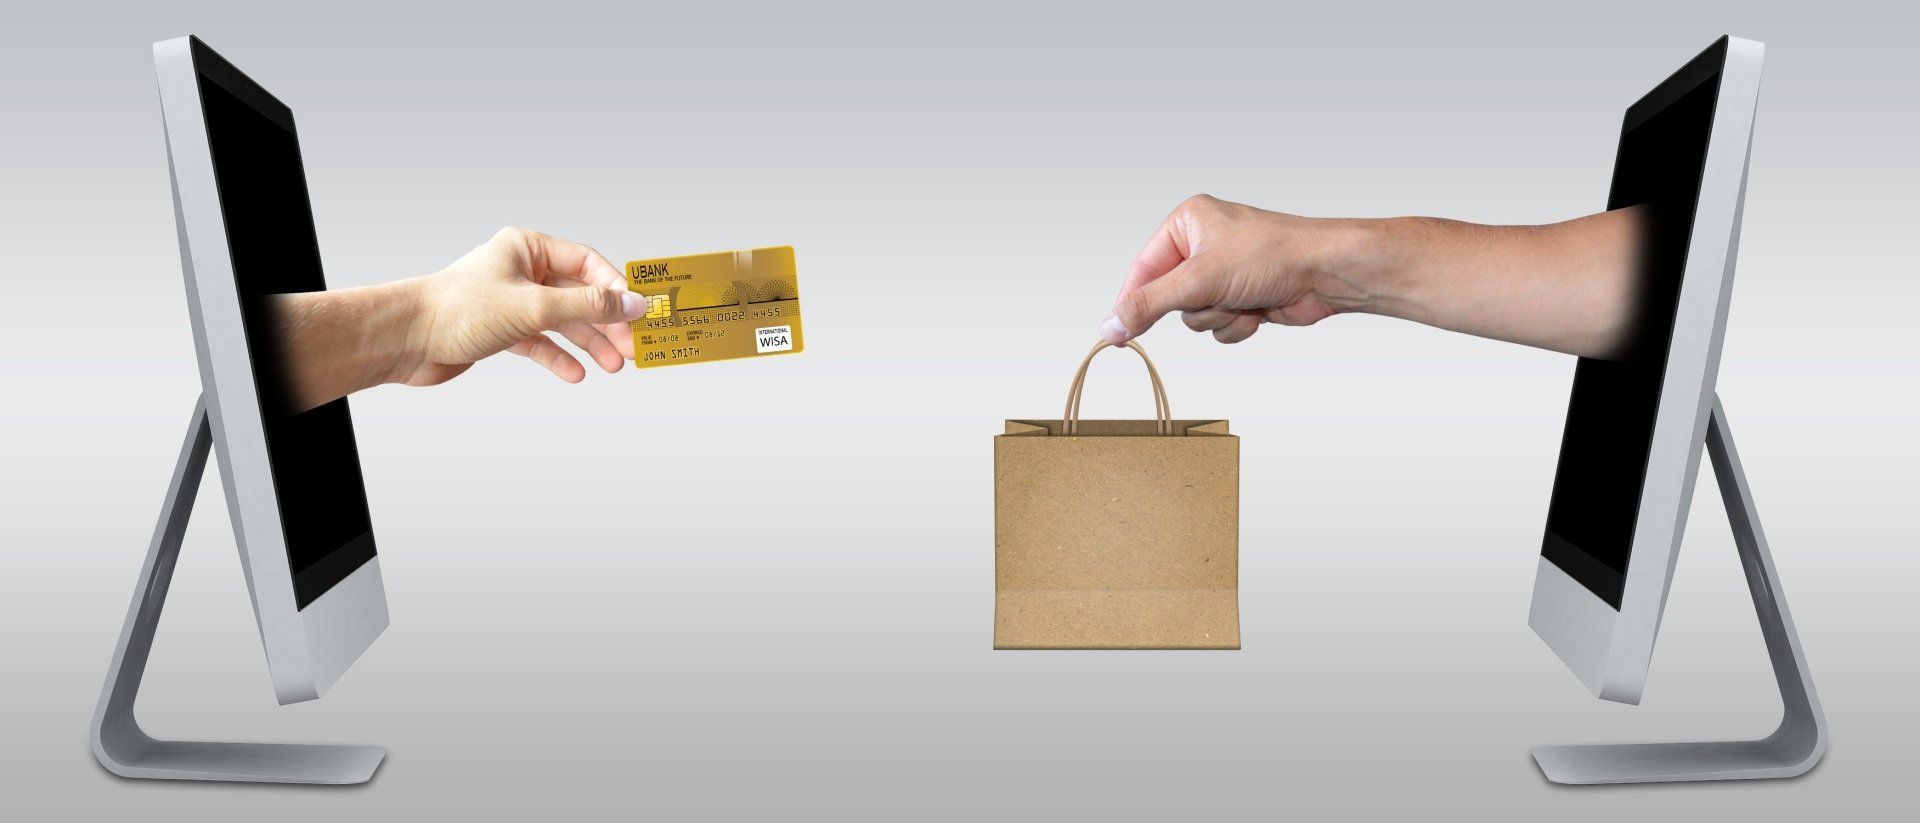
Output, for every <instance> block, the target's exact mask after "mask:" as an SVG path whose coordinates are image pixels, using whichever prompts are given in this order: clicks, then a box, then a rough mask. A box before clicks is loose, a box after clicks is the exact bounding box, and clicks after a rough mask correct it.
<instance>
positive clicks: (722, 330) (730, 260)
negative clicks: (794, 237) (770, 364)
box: [627, 246, 805, 369]
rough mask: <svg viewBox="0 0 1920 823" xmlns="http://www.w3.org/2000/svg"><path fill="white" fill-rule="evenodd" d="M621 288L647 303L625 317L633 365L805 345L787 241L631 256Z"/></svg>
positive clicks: (739, 355)
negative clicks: (651, 256)
mask: <svg viewBox="0 0 1920 823" xmlns="http://www.w3.org/2000/svg"><path fill="white" fill-rule="evenodd" d="M627 289H628V290H630V291H632V292H634V293H635V294H638V295H640V296H641V297H642V298H643V299H645V300H646V303H647V313H646V315H645V316H644V317H641V318H640V319H638V320H634V321H633V322H632V323H631V324H630V325H631V326H632V327H633V365H634V368H639V369H649V368H653V367H655V366H675V365H680V364H682V363H705V362H710V361H714V360H733V359H737V358H742V357H763V356H768V355H776V354H797V353H799V352H800V351H801V349H803V348H804V347H805V344H804V342H803V340H802V337H801V332H800V281H799V279H798V277H797V275H796V274H795V271H794V264H793V247H792V246H771V247H768V248H759V249H748V250H744V251H726V252H716V253H713V254H695V255H688V256H685V257H661V258H656V259H652V260H635V261H633V262H630V263H628V264H627Z"/></svg>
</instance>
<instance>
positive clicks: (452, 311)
mask: <svg viewBox="0 0 1920 823" xmlns="http://www.w3.org/2000/svg"><path fill="white" fill-rule="evenodd" d="M407 282H408V283H410V284H412V292H413V294H414V298H415V300H417V302H418V305H417V310H416V313H415V317H416V320H415V322H414V323H413V324H412V329H411V330H410V332H409V334H408V337H409V340H410V344H409V345H408V346H407V348H406V351H407V352H408V354H409V356H406V357H403V358H401V359H400V362H399V363H398V364H397V367H396V371H395V373H394V374H393V375H392V377H391V378H390V382H396V383H406V384H408V385H412V386H431V385H434V384H438V383H444V382H446V381H448V380H451V379H453V378H454V377H457V376H459V375H460V374H461V373H462V372H464V371H466V370H467V369H468V368H470V367H471V366H472V365H473V364H474V363H475V362H478V361H480V360H482V359H485V358H487V357H491V356H493V355H495V354H498V353H500V352H502V351H509V352H513V353H514V354H518V355H521V356H523V357H526V358H527V359H530V360H532V361H534V362H536V363H539V364H540V365H542V366H544V367H546V369H547V370H548V371H551V372H553V373H554V375H555V376H557V377H559V378H560V379H561V380H565V381H567V382H568V383H578V382H580V380H582V379H583V378H585V377H586V376H587V372H586V368H585V367H583V366H582V365H581V364H580V361H579V360H577V359H575V358H574V357H573V355H571V354H568V353H567V352H566V350H565V349H562V348H561V347H560V344H558V343H555V342H554V341H553V339H552V338H550V337H548V336H547V335H546V334H545V333H544V332H548V331H557V332H559V333H560V334H561V335H562V336H564V337H566V339H567V340H569V341H571V342H572V343H573V344H574V345H575V346H578V347H580V349H581V350H582V351H585V352H586V353H587V355H588V356H589V357H592V358H593V361H594V362H595V363H596V364H598V365H599V366H600V368H601V369H603V370H605V371H606V372H607V373H609V374H612V373H615V372H618V371H620V369H621V367H622V366H623V365H624V364H625V363H626V361H628V360H631V359H633V333H632V331H631V330H630V327H629V326H628V325H627V323H628V321H631V320H634V319H637V318H639V317H640V316H642V315H644V314H646V311H647V305H646V300H644V299H643V298H641V297H640V296H639V295H637V294H634V293H632V292H630V291H628V290H627V286H626V278H625V276H623V275H622V274H621V273H620V270H619V269H616V268H614V267H613V264H612V263H610V262H608V261H607V259H606V258H605V257H602V256H600V253H599V252H596V251H594V250H593V249H590V248H587V247H586V246H582V245H580V244H578V243H573V242H570V241H567V240H562V239H560V238H557V237H549V236H547V235H544V234H540V233H539V232H533V231H528V230H526V229H517V228H506V229H501V230H500V231H499V232H498V233H496V234H495V235H494V236H493V238H492V239H490V240H488V241H487V242H486V243H483V244H481V245H480V247H479V248H476V249H474V250H473V251H470V252H468V253H467V254H466V255H465V256H464V257H461V258H460V259H459V260H455V261H454V262H453V264H452V265H449V266H447V267H446V268H445V269H442V270H440V271H438V272H435V273H433V274H430V275H427V276H425V277H421V278H417V279H416V280H412V281H407Z"/></svg>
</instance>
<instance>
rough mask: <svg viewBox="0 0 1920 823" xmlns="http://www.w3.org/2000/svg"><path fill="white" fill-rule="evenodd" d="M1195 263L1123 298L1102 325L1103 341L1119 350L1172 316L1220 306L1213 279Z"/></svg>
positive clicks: (1182, 267) (1170, 272) (1183, 264)
mask: <svg viewBox="0 0 1920 823" xmlns="http://www.w3.org/2000/svg"><path fill="white" fill-rule="evenodd" d="M1196 262H1197V261H1196V260H1194V259H1189V260H1186V261H1185V262H1182V263H1181V264H1180V265H1178V266H1175V267H1173V270H1172V271H1169V272H1167V273H1166V274H1163V275H1161V276H1159V277H1156V278H1154V279H1152V280H1149V281H1147V282H1145V283H1142V284H1140V285H1139V286H1138V287H1136V288H1133V289H1131V290H1129V291H1127V292H1126V293H1125V294H1122V295H1120V302H1118V303H1116V304H1114V306H1113V314H1111V315H1109V316H1108V317H1107V319H1106V321H1105V322H1102V323H1101V324H1100V337H1101V338H1102V339H1104V340H1106V341H1107V342H1109V343H1112V344H1114V345H1116V346H1117V345H1120V344H1121V343H1125V342H1127V341H1128V340H1131V339H1133V338H1135V337H1139V336H1140V335H1141V334H1143V333H1145V332H1146V330H1147V329H1150V328H1152V327H1153V324H1154V323H1157V322H1159V321H1160V318H1162V317H1165V316H1167V314H1168V313H1169V312H1176V311H1191V310H1194V309H1204V308H1206V307H1208V306H1211V305H1213V304H1214V303H1215V302H1217V297H1216V295H1214V294H1213V288H1212V284H1211V282H1210V281H1211V278H1209V277H1208V276H1207V274H1206V272H1204V271H1202V270H1201V268H1200V267H1199V266H1198V265H1196Z"/></svg>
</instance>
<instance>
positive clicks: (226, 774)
mask: <svg viewBox="0 0 1920 823" xmlns="http://www.w3.org/2000/svg"><path fill="white" fill-rule="evenodd" d="M212 447H213V430H212V428H211V427H210V426H209V424H208V422H207V407H206V400H205V398H204V397H203V398H201V399H200V400H199V401H197V402H195V403H194V406H193V419H192V421H190V422H189V423H188V424H187V440H186V443H185V444H183V445H182V446H181V448H180V461H179V462H178V463H177V464H176V465H175V466H174V467H173V481H172V482H171V483H169V484H168V485H167V499H166V502H165V503H164V504H162V506H161V509H160V522H159V524H158V525H156V526H155V527H154V529H153V546H152V548H149V549H148V550H147V563H146V565H145V566H143V567H142V568H141V569H140V583H139V585H138V586H137V587H135V588H134V590H133V605H132V606H130V607H129V608H128V609H127V623H126V626H125V627H124V628H122V629H121V630H120V647H119V649H118V650H117V651H115V652H114V655H113V665H112V666H111V667H109V668H108V669H107V683H106V687H105V688H103V689H102V690H101V691H100V705H99V707H98V708H96V709H94V712H93V755H94V757H97V758H99V760H100V765H102V766H105V767H106V768H107V771H110V772H113V773H114V774H117V775H120V776H121V777H144V778H157V779H163V780H241V781H250V782H257V783H364V782H366V781H367V778H370V777H372V776H373V771H374V769H377V768H379V766H380V761H381V759H382V758H384V757H386V756H387V752H386V750H385V749H381V748H376V747H373V746H315V745H296V744H286V743H205V742H198V741H175V740H155V739H154V738H153V737H151V736H149V735H148V734H147V733H146V732H145V731H142V730H141V728H140V724H139V722H138V721H136V720H135V719H134V717H133V699H134V696H135V695H136V694H138V693H139V691H140V678H141V676H142V675H143V674H145V673H146V668H147V653H148V652H150V651H152V650H153V633H154V628H155V627H156V626H157V625H158V624H159V622H160V609H161V607H162V606H164V605H165V604H166V601H167V584H168V583H170V582H171V581H172V580H173V566H174V561H176V560H178V559H179V558H180V538H181V537H182V536H183V535H185V534H186V531H187V516H188V515H189V514H191V513H192V512H193V498H194V495H195V494H196V493H197V492H198V491H199V490H200V476H201V475H202V474H203V473H205V470H206V468H207V452H208V451H209V450H210V449H211V448H212Z"/></svg>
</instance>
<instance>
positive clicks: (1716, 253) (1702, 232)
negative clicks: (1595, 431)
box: [1527, 37, 1765, 703]
mask: <svg viewBox="0 0 1920 823" xmlns="http://www.w3.org/2000/svg"><path fill="white" fill-rule="evenodd" d="M1726 39H1727V48H1726V61H1725V63H1724V65H1722V67H1721V70H1720V90H1719V94H1718V99H1717V100H1716V102H1715V105H1714V115H1713V125H1712V131H1711V133H1710V135H1709V137H1708V141H1707V159H1706V167H1705V170H1704V172H1703V174H1702V176H1701V180H1700V200H1699V204H1698V206H1697V207H1696V208H1695V210H1694V217H1693V232H1692V236H1691V238H1690V240H1689V242H1688V245H1687V262H1686V267H1685V269H1684V273H1683V275H1682V278H1683V279H1682V282H1681V286H1680V296H1679V303H1678V306H1677V308H1676V311H1675V317H1674V330H1673V342H1672V346H1671V348H1670V349H1669V351H1668V355H1667V370H1666V375H1665V378H1664V380H1663V381H1662V383H1661V387H1660V403H1659V407H1658V411H1657V416H1656V418H1655V422H1654V430H1653V446H1652V452H1651V454H1650V455H1649V458H1648V461H1647V472H1646V481H1645V485H1644V486H1643V487H1642V489H1641V493H1640V508H1639V515H1638V517H1637V519H1636V520H1635V523H1634V530H1633V547H1632V554H1631V555H1629V557H1630V558H1631V559H1630V561H1629V563H1628V567H1627V574H1626V580H1625V587H1624V591H1623V593H1622V596H1621V603H1620V609H1619V610H1618V611H1615V610H1614V608H1613V607H1612V606H1611V605H1609V604H1608V603H1607V602H1606V601H1605V600H1602V599H1601V598H1600V597H1599V596H1598V595H1596V594H1594V593H1593V592H1592V591H1590V590H1588V589H1587V587H1586V586H1584V585H1582V584H1581V583H1579V582H1578V581H1576V580H1575V579H1574V578H1573V577H1571V576H1569V575H1568V574H1567V573H1566V572H1564V571H1562V570H1561V569H1560V568H1559V567H1558V566H1555V565H1554V564H1553V563H1552V562H1550V561H1548V560H1547V559H1546V558H1545V557H1542V558H1540V560H1539V567H1538V569H1537V571H1536V573H1535V576H1534V587H1533V605H1532V609H1531V613H1530V614H1529V616H1528V620H1527V624H1528V625H1529V626H1531V627H1532V628H1533V630H1534V632H1535V633H1536V634H1538V635H1539V636H1540V638H1541V639H1542V640H1545V641H1546V643H1547V645H1548V646H1549V647H1550V648H1552V649H1553V651H1554V653H1555V654H1557V655H1559V657H1560V659H1561V660H1562V661H1564V662H1565V663H1566V664H1567V667H1568V668H1570V669H1572V671H1573V673H1574V674H1575V675H1576V676H1578V677H1579V678H1580V681H1581V682H1582V683H1584V684H1586V686H1587V688H1588V689H1590V690H1591V691H1593V693H1594V694H1595V695H1597V696H1599V697H1601V698H1604V699H1607V700H1614V701H1618V702H1622V703H1638V702H1640V696H1641V693H1642V692H1643V691H1644V689H1645V687H1646V679H1647V669H1648V666H1649V664H1650V662H1651V661H1652V658H1653V646H1654V638H1655V636H1656V635H1657V634H1658V633H1659V629H1660V616H1661V613H1662V611H1663V610H1664V609H1665V607H1666V600H1667V590H1668V588H1669V586H1670V584H1671V582H1672V579H1673V568H1674V560H1675V558H1677V557H1678V556H1679V545H1680V539H1681V536H1682V534H1683V533H1684V532H1685V531H1686V521H1687V510H1688V508H1690V506H1691V505H1692V500H1693V487H1694V481H1695V479H1696V477H1697V475H1698V474H1699V469H1700V451H1701V447H1702V444H1703V443H1704V442H1705V439H1706V431H1707V418H1708V414H1709V412H1710V410H1711V408H1712V405H1713V394H1714V381H1715V376H1716V375H1717V374H1718V372H1719V369H1720V349H1721V340H1722V337H1723V336H1724V334H1725V331H1726V322H1727V304H1728V298H1729V296H1730V295H1731V293H1732V287H1733V269H1734V260H1735V256H1736V253H1737V251H1738V248H1739V242H1740V219H1741V212H1742V208H1743V203H1744V201H1745V199H1746V180H1747V158H1748V154H1749V147H1750V145H1751V144H1752V140H1753V119H1754V109H1755V105H1756V103H1757V102H1758V100H1759V95H1760V69H1761V64H1762V62H1763V58H1764V57H1765V46H1764V45H1762V44H1761V43H1757V42H1754V41H1752V40H1743V39H1740V38H1738V37H1728V38H1726Z"/></svg>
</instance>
